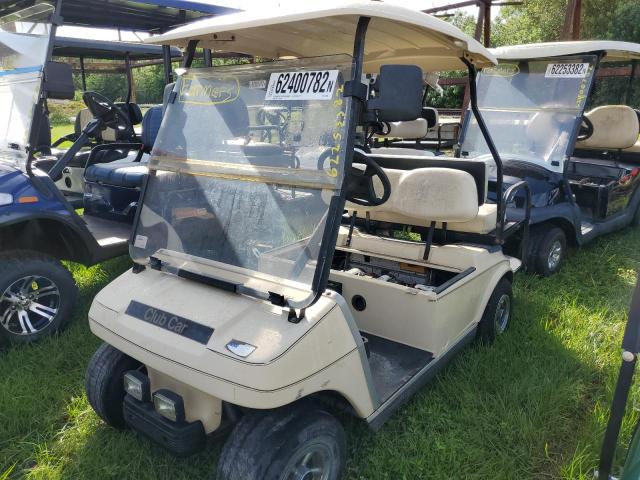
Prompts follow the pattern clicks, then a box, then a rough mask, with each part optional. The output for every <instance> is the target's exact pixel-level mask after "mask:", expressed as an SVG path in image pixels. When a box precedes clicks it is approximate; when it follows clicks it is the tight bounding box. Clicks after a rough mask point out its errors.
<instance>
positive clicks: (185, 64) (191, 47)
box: [182, 40, 199, 68]
mask: <svg viewBox="0 0 640 480" xmlns="http://www.w3.org/2000/svg"><path fill="white" fill-rule="evenodd" d="M198 42H199V40H189V44H188V45H187V49H186V50H185V52H184V58H183V59H182V68H191V65H192V64H193V59H194V58H195V57H196V47H197V46H198Z"/></svg>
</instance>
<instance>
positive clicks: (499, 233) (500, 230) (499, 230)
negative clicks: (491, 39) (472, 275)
mask: <svg viewBox="0 0 640 480" xmlns="http://www.w3.org/2000/svg"><path fill="white" fill-rule="evenodd" d="M460 60H462V62H463V63H464V64H465V65H466V66H467V68H468V70H469V96H470V101H471V111H472V112H473V116H474V117H475V119H476V121H477V122H478V127H479V128H480V131H481V132H482V136H483V137H484V140H485V142H487V146H488V147H489V151H490V152H491V156H492V157H493V160H494V161H495V162H496V206H497V210H498V212H497V215H498V216H497V219H496V243H498V244H502V242H503V234H504V221H503V220H504V202H503V198H502V184H503V173H502V170H503V169H502V159H501V158H500V154H499V153H498V149H497V148H496V146H495V144H494V143H493V138H491V134H490V133H489V129H488V128H487V125H486V123H485V122H484V118H483V117H482V114H481V113H480V109H479V108H478V92H477V89H476V79H477V72H476V67H475V66H474V65H473V64H472V63H471V62H470V61H469V60H467V59H466V58H464V57H461V58H460Z"/></svg>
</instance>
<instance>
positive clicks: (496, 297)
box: [478, 278, 513, 344]
mask: <svg viewBox="0 0 640 480" xmlns="http://www.w3.org/2000/svg"><path fill="white" fill-rule="evenodd" d="M512 305H513V291H512V288H511V282H510V281H509V279H507V278H503V279H502V280H500V281H499V282H498V285H496V288H495V290H494V291H493V293H492V294H491V297H490V298H489V302H488V303H487V306H486V308H485V309H484V313H483V314H482V319H481V320H480V324H479V325H478V340H480V341H481V342H482V343H487V344H490V343H493V341H494V340H495V339H496V338H497V337H498V336H499V335H501V334H503V333H504V332H505V331H506V330H507V328H508V327H509V322H510V321H511V312H512Z"/></svg>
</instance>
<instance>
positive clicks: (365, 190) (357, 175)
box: [345, 150, 391, 207]
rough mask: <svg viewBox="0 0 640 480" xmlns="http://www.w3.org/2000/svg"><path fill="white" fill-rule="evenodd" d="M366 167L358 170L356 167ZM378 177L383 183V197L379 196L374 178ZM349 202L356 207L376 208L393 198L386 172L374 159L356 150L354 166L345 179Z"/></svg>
mask: <svg viewBox="0 0 640 480" xmlns="http://www.w3.org/2000/svg"><path fill="white" fill-rule="evenodd" d="M356 164H360V165H364V166H365V168H364V170H363V169H360V168H356V167H355V166H354V165H356ZM374 177H378V179H379V180H380V183H382V195H381V196H378V194H377V193H376V189H375V184H374V182H373V178H374ZM345 188H346V193H347V200H349V201H350V202H351V203H355V204H356V205H363V206H365V207H376V206H378V205H382V204H383V203H385V202H386V201H387V200H389V197H390V196H391V182H390V181H389V177H388V176H387V174H386V173H385V171H384V170H383V169H382V168H381V167H380V165H378V164H377V163H376V161H375V160H373V158H371V157H369V156H367V155H365V154H364V153H362V152H360V151H358V150H355V151H354V153H353V165H352V166H351V170H350V171H349V173H348V174H347V177H346V179H345Z"/></svg>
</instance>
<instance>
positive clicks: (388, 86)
mask: <svg viewBox="0 0 640 480" xmlns="http://www.w3.org/2000/svg"><path fill="white" fill-rule="evenodd" d="M422 90H423V88H422V69H421V68H420V67H418V66H416V65H382V67H380V74H379V75H378V78H377V79H376V81H375V83H373V85H371V90H370V94H369V100H368V101H367V112H366V114H365V116H366V118H367V120H369V119H372V120H374V121H378V122H404V121H408V120H415V119H416V118H419V117H421V116H422ZM371 117H373V118H371Z"/></svg>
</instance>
